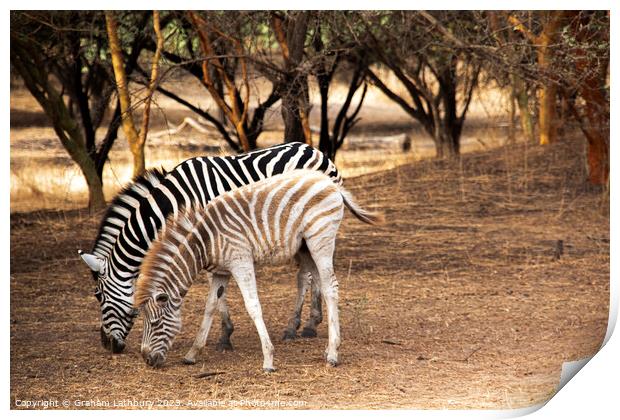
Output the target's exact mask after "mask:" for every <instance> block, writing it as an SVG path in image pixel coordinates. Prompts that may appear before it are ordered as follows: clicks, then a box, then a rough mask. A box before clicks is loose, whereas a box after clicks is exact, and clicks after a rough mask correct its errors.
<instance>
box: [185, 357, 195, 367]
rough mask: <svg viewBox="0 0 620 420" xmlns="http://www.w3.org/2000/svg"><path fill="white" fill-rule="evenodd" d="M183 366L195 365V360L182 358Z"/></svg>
mask: <svg viewBox="0 0 620 420" xmlns="http://www.w3.org/2000/svg"><path fill="white" fill-rule="evenodd" d="M183 364H184V365H195V364H196V359H194V358H190V357H187V356H185V357H184V358H183Z"/></svg>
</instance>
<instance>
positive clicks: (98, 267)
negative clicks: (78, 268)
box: [78, 249, 104, 273]
mask: <svg viewBox="0 0 620 420" xmlns="http://www.w3.org/2000/svg"><path fill="white" fill-rule="evenodd" d="M78 254H80V257H82V259H83V260H84V262H85V263H86V265H88V267H90V269H91V270H92V271H95V272H97V273H101V272H102V271H103V264H104V262H103V260H102V259H101V258H99V257H96V256H94V255H93V254H87V253H85V252H82V250H81V249H80V250H78Z"/></svg>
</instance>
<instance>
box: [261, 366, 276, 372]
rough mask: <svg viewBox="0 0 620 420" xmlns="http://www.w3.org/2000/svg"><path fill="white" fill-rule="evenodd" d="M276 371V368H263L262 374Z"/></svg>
mask: <svg viewBox="0 0 620 420" xmlns="http://www.w3.org/2000/svg"><path fill="white" fill-rule="evenodd" d="M275 371H276V368H272V367H271V368H263V372H265V373H273V372H275Z"/></svg>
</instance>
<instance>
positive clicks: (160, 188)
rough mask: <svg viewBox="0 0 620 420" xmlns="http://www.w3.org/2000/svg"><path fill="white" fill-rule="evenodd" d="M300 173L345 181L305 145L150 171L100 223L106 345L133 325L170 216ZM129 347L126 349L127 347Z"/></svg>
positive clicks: (95, 249) (99, 293) (98, 276)
mask: <svg viewBox="0 0 620 420" xmlns="http://www.w3.org/2000/svg"><path fill="white" fill-rule="evenodd" d="M297 168H306V169H311V170H315V171H319V172H323V173H325V174H327V175H328V176H329V177H330V178H331V179H332V181H333V182H335V183H336V184H341V183H342V179H341V177H340V174H339V173H338V170H337V169H336V167H335V165H334V164H333V163H332V162H331V161H330V160H329V159H328V158H327V157H326V156H325V155H323V154H322V153H321V152H320V151H318V150H316V149H314V148H312V147H310V146H308V145H305V144H303V143H286V144H283V145H279V146H274V147H271V148H268V149H263V150H258V151H255V152H251V153H247V154H243V155H238V156H230V157H197V158H193V159H189V160H186V161H185V162H183V163H181V164H180V165H178V166H177V167H176V168H174V169H173V170H172V171H171V172H170V173H168V174H166V173H164V172H163V171H158V170H151V171H149V172H148V173H147V174H146V175H144V176H143V177H141V178H139V179H138V180H136V182H135V183H134V184H132V185H131V186H130V187H128V188H126V189H125V190H124V191H123V192H122V193H121V194H119V195H118V196H117V197H116V198H115V200H114V201H113V202H112V204H111V205H110V208H109V210H108V212H107V213H106V215H105V216H104V218H103V221H102V222H101V227H100V229H99V233H98V235H97V239H96V241H95V245H94V247H93V251H92V254H93V255H94V256H96V257H97V258H99V259H101V261H102V262H103V265H104V266H105V270H102V272H98V273H93V275H94V277H95V279H96V280H97V283H98V284H97V289H96V292H95V294H96V296H97V299H98V300H99V302H100V305H101V320H102V325H101V330H102V331H101V332H102V341H104V345H105V344H106V343H105V341H106V337H107V339H108V340H110V339H112V340H115V341H118V342H123V341H124V339H125V337H126V336H127V334H128V333H129V330H130V329H131V327H132V325H133V319H134V317H135V315H136V311H135V310H133V308H132V306H133V291H134V283H135V279H136V276H137V273H138V270H139V267H140V264H141V263H142V259H143V258H144V255H145V254H146V252H147V251H148V250H149V248H150V247H151V244H152V243H153V241H154V240H156V239H157V237H158V236H159V235H160V234H161V233H160V230H161V229H163V228H164V227H165V221H166V219H167V217H168V216H169V215H173V216H177V215H178V213H179V209H182V208H191V207H192V206H194V205H196V204H200V205H202V206H205V205H207V204H208V203H209V202H210V201H211V200H212V199H213V198H214V197H217V196H218V195H220V194H222V193H224V192H226V191H230V190H233V189H235V188H238V187H241V186H244V185H247V184H250V183H253V182H257V181H261V180H264V179H266V178H269V177H271V176H273V175H275V174H280V173H283V172H287V171H290V170H293V169H297ZM123 346H124V343H123Z"/></svg>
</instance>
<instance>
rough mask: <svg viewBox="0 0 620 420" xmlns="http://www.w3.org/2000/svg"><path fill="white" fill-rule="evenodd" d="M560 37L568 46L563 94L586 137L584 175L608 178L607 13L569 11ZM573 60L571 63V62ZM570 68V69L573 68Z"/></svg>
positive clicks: (596, 182)
mask: <svg viewBox="0 0 620 420" xmlns="http://www.w3.org/2000/svg"><path fill="white" fill-rule="evenodd" d="M569 16H570V18H571V20H570V24H569V26H568V30H567V31H566V32H565V33H564V34H563V37H564V41H565V43H566V44H567V45H569V46H571V47H572V48H570V50H569V54H567V56H568V58H569V60H568V63H567V64H568V65H567V66H566V68H567V69H568V70H569V71H568V72H566V73H565V74H568V75H569V76H568V77H566V78H564V79H563V80H564V82H565V83H564V92H563V93H564V95H565V96H566V97H567V98H568V99H569V105H570V108H571V111H572V114H573V115H574V116H575V119H576V120H577V122H578V123H579V126H580V128H581V130H582V132H583V134H584V135H585V137H586V139H587V141H588V158H587V161H588V177H589V180H590V182H591V183H592V184H594V185H606V184H607V182H608V181H609V117H610V113H609V105H610V104H609V88H608V86H607V80H608V74H609V14H608V12H605V11H598V12H569ZM573 64H574V66H573ZM573 69H574V70H573Z"/></svg>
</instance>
